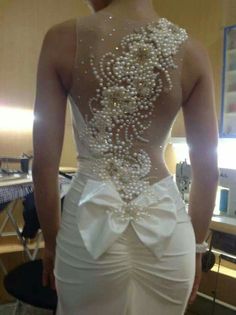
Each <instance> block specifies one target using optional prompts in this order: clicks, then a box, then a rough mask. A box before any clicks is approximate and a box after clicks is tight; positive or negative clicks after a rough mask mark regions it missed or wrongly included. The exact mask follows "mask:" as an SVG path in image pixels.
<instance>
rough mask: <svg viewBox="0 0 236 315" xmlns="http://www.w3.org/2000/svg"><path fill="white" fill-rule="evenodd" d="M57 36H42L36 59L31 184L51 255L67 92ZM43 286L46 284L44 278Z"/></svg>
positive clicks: (56, 225)
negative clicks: (61, 77) (58, 69)
mask: <svg viewBox="0 0 236 315" xmlns="http://www.w3.org/2000/svg"><path fill="white" fill-rule="evenodd" d="M58 46H59V41H58V34H57V32H56V31H55V30H54V29H51V30H49V31H48V33H47V34H46V36H45V38H44V41H43V46H42V50H41V54H40V58H39V64H38V73H37V91H36V100H35V106H34V115H35V120H34V126H33V149H34V159H33V168H32V174H33V182H34V193H35V203H36V208H37V212H38V217H39V221H40V225H41V228H42V232H43V236H44V240H45V252H47V251H48V252H50V253H51V255H52V256H53V254H54V252H55V242H56V235H57V232H58V228H59V225H60V196H59V187H58V170H59V162H60V157H61V151H62V145H63V137H64V127H65V112H66V100H67V93H66V92H65V89H64V88H63V85H62V83H61V80H60V77H59V74H58V72H57V68H58V62H59V53H60V49H59V48H58ZM44 280H45V281H44V284H47V283H48V281H47V280H46V279H44Z"/></svg>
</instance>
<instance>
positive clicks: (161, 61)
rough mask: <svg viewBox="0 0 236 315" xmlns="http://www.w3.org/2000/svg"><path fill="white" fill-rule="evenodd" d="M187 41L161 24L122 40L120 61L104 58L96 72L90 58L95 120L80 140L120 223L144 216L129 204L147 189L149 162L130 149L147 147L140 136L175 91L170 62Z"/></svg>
mask: <svg viewBox="0 0 236 315" xmlns="http://www.w3.org/2000/svg"><path fill="white" fill-rule="evenodd" d="M109 19H112V17H109ZM113 31H115V29H113ZM111 35H112V33H111ZM187 38H188V35H187V33H186V31H185V30H184V29H182V28H179V27H178V26H176V25H174V24H173V23H171V22H169V21H168V20H166V19H164V18H162V19H160V20H159V21H157V22H151V23H149V24H147V25H146V26H142V27H139V28H137V29H135V30H134V32H133V33H132V34H128V35H126V36H125V37H123V38H122V40H121V42H120V45H119V46H116V47H115V51H116V52H119V55H118V56H117V55H116V54H115V53H113V52H107V53H105V54H104V55H103V57H102V58H101V59H100V62H99V66H98V67H97V68H96V67H95V64H94V61H95V56H94V55H93V54H92V53H91V54H90V59H89V60H90V65H91V68H92V70H93V73H94V75H95V77H96V79H97V80H98V82H99V88H98V89H97V90H96V96H94V97H91V98H90V100H89V108H90V111H91V113H92V115H93V116H92V118H91V119H90V120H88V119H87V120H86V128H85V130H84V132H83V133H81V134H80V137H81V139H83V140H84V139H86V142H87V143H88V146H89V148H90V151H91V154H92V156H93V157H95V162H93V164H92V172H93V173H94V174H95V175H96V176H98V177H99V178H100V179H102V180H112V181H113V183H114V184H115V186H116V188H117V190H118V191H119V193H120V196H121V198H122V199H123V200H124V201H125V202H126V206H125V208H124V209H123V210H122V211H121V213H120V215H121V216H123V217H125V216H127V215H128V216H129V217H130V218H132V217H133V218H134V217H135V218H137V217H139V216H141V215H143V214H144V213H146V210H145V209H143V210H140V209H136V208H135V207H134V206H132V205H131V203H130V202H131V201H132V200H133V199H134V198H135V197H137V196H138V195H139V194H140V193H141V192H144V191H148V189H149V187H150V184H149V180H148V174H149V172H150V169H151V159H150V157H149V155H148V153H147V152H145V151H144V150H142V149H141V150H139V151H138V152H135V151H134V149H133V148H134V143H135V141H136V142H137V141H140V142H143V143H148V142H149V140H148V139H146V138H144V136H143V134H144V132H145V131H146V130H147V129H148V128H149V127H150V126H151V120H150V117H151V116H152V114H153V109H154V105H153V103H154V101H155V100H156V99H157V98H158V97H159V96H160V94H161V93H163V92H164V93H168V92H169V91H171V89H172V88H173V84H172V80H171V76H170V73H169V70H170V69H176V68H177V66H176V64H175V63H174V58H173V57H174V56H175V55H176V53H177V52H178V50H179V47H180V45H181V44H182V43H183V42H184V41H185V40H186V39H187ZM101 40H102V41H104V38H102V39H101ZM90 48H91V47H90ZM161 75H162V76H161ZM163 75H164V79H163ZM98 104H99V106H98V107H99V109H98V108H96V105H98ZM127 207H128V208H129V209H131V208H132V209H133V210H132V211H131V210H129V211H127V209H128V208H127ZM130 211H131V212H132V214H131V213H130Z"/></svg>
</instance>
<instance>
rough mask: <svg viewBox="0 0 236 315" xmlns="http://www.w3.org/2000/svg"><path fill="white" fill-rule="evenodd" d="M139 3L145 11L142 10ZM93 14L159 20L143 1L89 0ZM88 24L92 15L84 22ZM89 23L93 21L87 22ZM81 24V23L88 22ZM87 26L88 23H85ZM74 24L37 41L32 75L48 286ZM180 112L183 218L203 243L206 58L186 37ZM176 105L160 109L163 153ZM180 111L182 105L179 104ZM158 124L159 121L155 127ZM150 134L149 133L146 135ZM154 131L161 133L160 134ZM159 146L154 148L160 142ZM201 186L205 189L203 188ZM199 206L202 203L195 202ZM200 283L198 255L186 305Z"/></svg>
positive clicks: (210, 114) (207, 216)
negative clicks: (187, 184) (187, 188)
mask: <svg viewBox="0 0 236 315" xmlns="http://www.w3.org/2000/svg"><path fill="white" fill-rule="evenodd" d="M144 2H145V10H144V11H143V10H142V9H143V8H144V6H143V4H144ZM90 8H91V9H92V10H93V13H94V14H99V12H98V11H100V10H104V11H105V10H107V11H108V12H110V13H113V14H114V16H118V17H119V16H120V17H124V16H126V17H127V16H128V17H132V18H136V19H140V21H148V20H153V18H154V17H156V19H158V18H159V16H158V15H157V13H156V12H155V10H154V8H153V6H152V3H151V1H149V0H146V1H144V0H114V1H112V2H111V0H106V1H105V0H90ZM86 19H91V17H86ZM92 19H93V17H92ZM86 21H87V20H86ZM91 21H92V20H91ZM74 23H75V21H68V22H65V23H63V24H60V25H57V26H54V27H53V28H52V29H50V30H49V31H48V32H47V34H46V36H45V38H44V41H43V45H42V50H41V54H40V58H39V65H38V74H37V92H36V100H35V107H34V113H35V116H36V120H35V122H34V128H33V146H34V161H33V169H32V172H33V180H34V187H35V201H36V206H37V210H38V215H39V220H40V224H41V227H42V231H43V235H44V239H45V251H44V259H43V261H44V272H43V283H44V285H50V286H51V287H53V288H54V287H55V285H54V276H53V267H54V258H55V247H56V235H57V232H58V229H59V226H60V213H61V211H60V198H59V192H58V169H59V163H60V157H61V151H62V145H63V138H64V127H65V113H66V101H67V96H68V91H69V90H70V87H71V84H72V71H71V70H72V68H73V60H74V55H75V24H74ZM181 91H182V95H181V106H182V109H183V114H184V122H185V127H186V137H187V142H188V144H189V147H190V159H191V165H192V189H191V193H190V205H189V215H190V216H191V219H192V224H193V228H194V231H195V236H196V242H197V243H202V242H203V241H204V239H205V237H206V234H207V231H208V226H209V223H210V220H211V217H212V213H213V209H214V203H215V195H216V189H217V184H218V168H217V154H216V148H217V138H218V130H217V123H216V121H217V119H216V114H215V109H214V105H215V100H214V87H213V78H212V69H211V65H210V61H209V57H208V54H207V52H206V50H205V48H203V47H202V45H201V44H200V43H198V42H197V41H195V40H193V39H189V40H188V41H187V43H186V45H185V55H184V60H183V68H182V76H181ZM178 101H179V100H175V99H174V98H173V104H171V106H170V108H169V111H170V112H169V114H170V115H169V117H170V118H166V117H165V113H166V109H165V107H163V108H162V107H161V106H160V110H159V113H158V115H157V116H158V117H159V118H157V120H156V123H155V126H160V124H161V128H159V129H161V130H162V133H160V131H159V130H158V128H156V133H157V139H160V140H157V142H156V143H155V145H157V147H161V146H162V145H163V143H164V142H165V140H166V138H167V136H168V131H169V128H170V126H171V124H172V123H173V121H174V118H175V116H176V114H177V112H178V110H179V108H178V107H177V105H176V104H177V103H178ZM179 106H180V105H179ZM158 119H159V121H158ZM152 132H154V130H152ZM158 132H159V134H158ZM158 141H159V142H158ZM163 152H164V149H163V150H161V149H160V150H159V153H156V155H155V156H156V161H155V162H156V164H157V166H158V169H159V176H160V178H163V177H165V176H167V175H168V174H169V172H168V169H167V167H166V165H165V162H164V160H163V155H164V154H163ZM206 187H207V189H206ZM199 201H200V202H199ZM200 278H201V255H200V254H196V274H195V282H194V286H193V290H192V293H191V296H190V300H189V301H190V303H192V302H193V301H194V299H195V297H196V293H197V290H198V287H199V284H200Z"/></svg>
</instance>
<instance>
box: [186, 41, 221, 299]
mask: <svg viewBox="0 0 236 315" xmlns="http://www.w3.org/2000/svg"><path fill="white" fill-rule="evenodd" d="M186 55H187V57H186V62H185V70H186V71H185V72H186V73H188V75H187V78H188V80H187V82H188V83H187V85H188V86H189V83H190V84H191V82H193V86H192V88H191V89H189V91H190V93H189V95H188V97H187V98H186V101H185V102H184V104H183V114H184V122H185V129H186V138H187V143H188V145H189V153H190V161H191V168H192V185H191V191H190V200H189V210H188V213H189V215H190V217H191V219H192V225H193V229H194V232H195V237H196V243H202V242H203V241H204V240H205V237H206V234H207V231H208V228H209V224H210V220H211V217H212V214H213V211H214V207H215V198H216V191H217V185H218V165H217V164H218V163H217V142H218V128H217V119H216V113H215V97H214V87H213V76H212V69H211V65H210V61H209V58H208V55H207V53H206V51H205V49H204V48H202V47H201V45H199V44H196V43H192V42H191V41H190V44H189V47H188V50H187V52H186ZM201 260H202V255H201V254H196V272H195V280H194V284H193V288H192V292H191V295H190V298H189V303H190V304H191V303H193V301H194V300H195V298H196V295H197V291H198V288H199V285H200V281H201V272H202V264H201Z"/></svg>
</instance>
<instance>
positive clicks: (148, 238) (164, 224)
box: [77, 179, 177, 259]
mask: <svg viewBox="0 0 236 315" xmlns="http://www.w3.org/2000/svg"><path fill="white" fill-rule="evenodd" d="M78 206H79V207H78V212H77V224H78V228H79V231H80V233H81V237H82V238H83V241H84V244H85V246H86V248H87V250H88V251H89V252H90V253H91V255H92V256H93V257H94V258H95V259H96V258H98V257H99V256H100V255H102V254H103V253H104V252H105V251H106V250H107V249H108V248H109V247H110V246H111V245H112V243H113V242H114V241H116V240H117V239H118V238H119V236H120V235H121V234H122V233H123V232H124V231H125V229H126V228H127V226H128V224H129V223H130V224H132V226H133V228H134V230H135V232H136V233H137V236H138V237H139V239H140V240H141V241H142V242H143V243H144V244H145V245H146V246H148V247H149V248H150V249H151V250H152V251H153V253H154V254H155V255H156V256H157V257H160V256H161V255H162V253H163V250H164V248H165V247H166V245H167V243H168V241H169V240H170V237H171V235H172V234H173V231H174V228H175V225H176V222H177V220H176V202H175V198H172V196H171V194H170V191H169V190H168V187H167V186H166V185H161V183H159V182H157V183H155V184H153V185H152V186H150V189H149V190H148V191H144V192H143V193H141V194H140V195H139V196H138V197H137V198H135V199H134V200H132V201H131V202H129V203H126V202H125V201H123V200H122V199H121V197H120V195H119V193H118V191H117V190H116V187H115V185H114V184H113V183H112V182H111V181H106V182H101V181H95V180H90V179H89V180H88V181H87V183H86V185H85V187H84V190H83V192H82V195H81V198H80V201H79V203H78Z"/></svg>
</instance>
